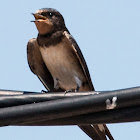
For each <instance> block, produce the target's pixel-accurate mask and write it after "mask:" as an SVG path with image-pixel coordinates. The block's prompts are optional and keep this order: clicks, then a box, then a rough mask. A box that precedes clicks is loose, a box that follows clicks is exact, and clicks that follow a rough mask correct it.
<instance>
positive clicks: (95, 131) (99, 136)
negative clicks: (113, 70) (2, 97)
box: [64, 31, 114, 140]
mask: <svg viewBox="0 0 140 140" xmlns="http://www.w3.org/2000/svg"><path fill="white" fill-rule="evenodd" d="M64 36H65V37H66V38H67V39H68V41H69V43H71V46H72V48H73V50H74V52H75V54H76V56H77V57H78V59H79V62H80V64H81V67H82V69H83V71H84V74H85V76H86V79H87V81H88V85H89V87H90V90H94V87H93V84H92V81H91V78H90V74H89V71H88V67H87V64H86V62H85V59H84V57H83V55H82V52H81V50H80V48H79V46H78V45H77V43H76V41H75V39H74V38H73V37H72V36H71V35H70V33H69V32H67V31H64ZM79 127H80V128H81V129H82V130H83V131H84V132H85V133H86V134H87V135H88V136H89V137H91V138H92V139H95V140H107V138H106V135H107V136H108V138H109V139H110V140H114V139H113V137H112V135H111V134H110V132H109V130H108V128H107V126H106V125H105V124H99V125H92V124H91V125H80V126H79Z"/></svg>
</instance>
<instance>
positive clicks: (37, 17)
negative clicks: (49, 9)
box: [31, 13, 47, 22]
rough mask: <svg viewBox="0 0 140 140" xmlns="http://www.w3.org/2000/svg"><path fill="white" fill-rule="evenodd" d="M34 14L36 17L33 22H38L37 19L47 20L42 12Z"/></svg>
mask: <svg viewBox="0 0 140 140" xmlns="http://www.w3.org/2000/svg"><path fill="white" fill-rule="evenodd" d="M32 15H33V16H34V17H35V20H33V21H31V22H36V21H38V22H39V21H43V20H46V19H47V18H46V17H45V16H42V15H40V14H36V13H32Z"/></svg>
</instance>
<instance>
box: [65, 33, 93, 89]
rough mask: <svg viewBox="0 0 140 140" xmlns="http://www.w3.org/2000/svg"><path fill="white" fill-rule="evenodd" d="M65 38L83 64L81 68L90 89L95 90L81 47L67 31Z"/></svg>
mask: <svg viewBox="0 0 140 140" xmlns="http://www.w3.org/2000/svg"><path fill="white" fill-rule="evenodd" d="M64 36H65V37H66V38H67V39H68V41H69V43H70V44H71V46H72V49H73V50H74V52H75V54H76V56H77V58H78V60H79V62H80V64H81V67H82V69H83V72H84V74H85V76H86V79H87V81H88V85H89V87H90V90H94V87H93V84H92V81H91V78H90V74H89V71H88V67H87V64H86V61H85V59H84V57H83V55H82V52H81V50H80V48H79V46H78V45H77V43H76V41H75V39H74V38H73V37H72V36H71V35H70V34H69V33H68V32H67V31H64Z"/></svg>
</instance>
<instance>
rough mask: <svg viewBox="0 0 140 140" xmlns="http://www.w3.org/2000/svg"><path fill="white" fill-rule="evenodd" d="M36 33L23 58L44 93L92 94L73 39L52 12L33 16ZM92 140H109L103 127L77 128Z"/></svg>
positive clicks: (42, 12) (87, 75)
mask: <svg viewBox="0 0 140 140" xmlns="http://www.w3.org/2000/svg"><path fill="white" fill-rule="evenodd" d="M33 16H34V17H35V20H34V21H33V22H34V23H35V25H36V27H37V30H38V36H37V38H33V39H30V40H29V42H28V45H27V57H28V63H29V66H30V69H31V71H32V72H33V73H34V74H36V75H37V76H38V78H39V79H40V81H41V82H42V83H43V85H44V86H45V87H46V89H47V90H48V91H53V92H55V91H56V92H58V91H66V92H67V91H75V92H76V91H93V90H94V87H93V84H92V81H91V78H90V74H89V71H88V68H87V65H86V62H85V59H84V57H83V55H82V52H81V50H80V48H79V47H78V45H77V43H76V41H75V39H74V38H73V37H72V36H71V34H70V32H69V31H68V29H67V28H66V26H65V22H64V18H63V16H62V15H61V14H60V13H59V12H58V11H57V10H55V9H52V8H43V9H40V10H38V11H36V12H35V13H33ZM79 127H80V128H81V129H82V130H83V131H84V132H85V133H86V134H87V135H89V136H90V137H91V138H92V139H94V140H107V138H106V136H108V137H109V139H110V140H113V137H112V136H111V134H110V132H109V130H108V128H107V127H106V125H104V124H99V125H84V126H79Z"/></svg>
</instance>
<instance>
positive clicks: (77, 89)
mask: <svg viewBox="0 0 140 140" xmlns="http://www.w3.org/2000/svg"><path fill="white" fill-rule="evenodd" d="M79 88H80V87H79V85H78V84H77V87H76V89H71V90H66V91H65V94H64V95H66V94H67V93H68V92H78V91H79Z"/></svg>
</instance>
